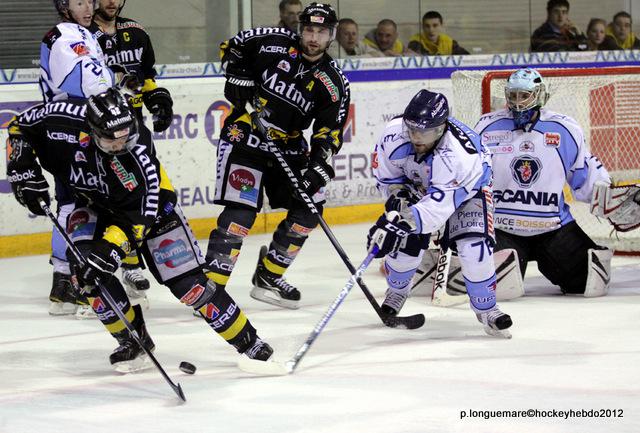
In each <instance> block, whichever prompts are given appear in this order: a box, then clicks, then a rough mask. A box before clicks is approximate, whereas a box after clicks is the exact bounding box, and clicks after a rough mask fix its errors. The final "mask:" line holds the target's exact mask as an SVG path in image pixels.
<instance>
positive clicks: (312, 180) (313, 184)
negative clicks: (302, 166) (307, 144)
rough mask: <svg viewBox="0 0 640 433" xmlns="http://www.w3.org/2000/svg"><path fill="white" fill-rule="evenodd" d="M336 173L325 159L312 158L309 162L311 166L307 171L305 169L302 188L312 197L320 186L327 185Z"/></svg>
mask: <svg viewBox="0 0 640 433" xmlns="http://www.w3.org/2000/svg"><path fill="white" fill-rule="evenodd" d="M335 175H336V173H335V172H334V171H333V167H331V166H330V165H329V164H327V163H326V162H325V161H322V160H318V161H313V160H312V161H310V162H309V168H307V171H305V172H304V175H303V176H302V189H304V192H306V193H307V195H308V196H309V197H311V196H313V195H314V194H315V193H317V192H318V190H319V189H320V188H322V187H323V186H326V185H327V184H328V183H329V182H330V181H331V179H333V178H334V177H335Z"/></svg>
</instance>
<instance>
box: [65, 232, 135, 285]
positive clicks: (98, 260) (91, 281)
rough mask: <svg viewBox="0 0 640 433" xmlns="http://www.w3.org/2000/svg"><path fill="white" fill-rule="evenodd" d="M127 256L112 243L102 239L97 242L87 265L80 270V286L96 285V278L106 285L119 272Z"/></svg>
mask: <svg viewBox="0 0 640 433" xmlns="http://www.w3.org/2000/svg"><path fill="white" fill-rule="evenodd" d="M125 256H126V254H125V252H124V251H122V250H121V249H120V248H118V247H117V246H115V245H114V244H112V243H111V242H108V241H105V240H104V239H100V240H98V241H96V242H95V243H94V245H93V248H92V249H91V253H89V255H88V256H87V258H86V260H85V263H84V264H83V265H80V269H79V270H78V273H77V276H78V284H79V285H80V286H86V285H89V286H93V285H95V281H96V278H100V279H101V280H102V282H103V283H106V282H107V281H108V280H109V279H110V278H111V276H112V275H113V274H114V272H115V271H117V270H118V268H119V267H120V264H121V263H122V260H123V259H124V258H125Z"/></svg>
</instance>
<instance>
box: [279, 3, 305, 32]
mask: <svg viewBox="0 0 640 433" xmlns="http://www.w3.org/2000/svg"><path fill="white" fill-rule="evenodd" d="M278 7H279V8H280V21H279V22H278V24H277V27H285V28H287V29H289V30H291V31H292V32H294V33H298V17H299V16H300V14H301V13H302V2H301V1H300V0H282V1H281V2H280V5H279V6H278Z"/></svg>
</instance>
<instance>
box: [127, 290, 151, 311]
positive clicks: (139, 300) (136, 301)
mask: <svg viewBox="0 0 640 433" xmlns="http://www.w3.org/2000/svg"><path fill="white" fill-rule="evenodd" d="M126 293H127V296H128V297H129V302H130V303H131V305H140V308H142V309H143V310H144V311H147V310H149V298H147V295H142V296H140V295H138V293H140V292H137V293H136V294H133V293H132V292H131V291H128V290H127V291H126Z"/></svg>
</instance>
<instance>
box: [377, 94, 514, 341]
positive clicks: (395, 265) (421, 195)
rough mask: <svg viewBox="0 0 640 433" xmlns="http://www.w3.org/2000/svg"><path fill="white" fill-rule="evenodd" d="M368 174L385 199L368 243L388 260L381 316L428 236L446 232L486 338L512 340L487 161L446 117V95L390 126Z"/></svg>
mask: <svg viewBox="0 0 640 433" xmlns="http://www.w3.org/2000/svg"><path fill="white" fill-rule="evenodd" d="M373 172H374V175H375V177H376V179H377V186H378V189H379V190H380V191H381V192H382V193H383V195H385V196H386V197H387V202H386V203H385V210H386V213H385V214H383V215H382V216H381V217H380V218H379V219H378V221H377V222H376V224H375V225H374V226H373V227H372V228H371V230H370V231H369V236H368V242H367V246H368V247H369V248H370V247H371V246H372V243H375V244H377V245H378V246H379V248H380V250H379V253H378V255H377V257H384V256H386V259H385V267H386V275H387V277H386V278H387V285H388V289H387V292H386V298H385V300H384V302H383V304H382V309H383V312H384V313H386V314H398V312H399V311H400V309H401V308H402V306H403V305H404V303H405V301H406V299H407V297H408V296H409V291H410V283H411V280H412V278H413V276H414V274H415V272H416V269H417V267H418V265H419V264H420V260H421V258H422V255H423V253H424V250H425V249H426V248H427V247H428V243H429V235H430V233H433V232H436V231H437V230H438V228H440V227H441V226H443V225H445V224H446V230H445V236H444V239H443V240H442V244H443V246H444V248H445V249H446V248H447V247H450V248H452V249H454V250H456V251H457V252H458V255H459V257H460V261H461V265H462V273H463V275H464V280H465V284H466V287H467V291H468V293H469V295H470V301H471V308H472V310H473V311H474V312H475V313H476V316H477V318H478V320H479V321H480V322H481V323H482V324H483V326H484V329H485V331H486V332H487V333H488V334H490V335H495V336H502V337H507V338H509V337H510V334H509V331H508V330H507V328H509V327H510V326H511V324H512V322H511V318H510V317H509V315H507V314H505V313H503V312H502V311H500V310H499V309H498V306H497V305H496V296H495V286H496V274H495V268H494V264H493V257H492V255H493V246H494V230H493V220H492V219H493V215H492V214H493V203H492V192H491V157H490V154H489V152H488V151H487V149H485V148H484V147H483V146H482V145H481V144H480V139H479V137H478V135H477V134H476V133H475V132H474V131H473V130H471V128H469V127H468V126H466V125H464V124H463V123H461V122H459V121H458V120H456V119H454V118H453V117H449V106H448V103H447V99H446V98H445V96H444V95H442V94H439V93H433V92H430V91H428V90H424V89H423V90H421V91H420V92H418V93H417V94H416V95H415V96H414V97H413V99H412V100H411V101H410V102H409V104H408V105H407V107H406V109H405V111H404V114H403V115H402V116H401V117H396V118H395V119H393V120H392V121H391V122H389V123H388V124H387V126H386V128H385V130H384V132H383V134H382V136H381V138H380V139H379V141H378V143H377V144H376V153H375V156H374V163H373Z"/></svg>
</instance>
